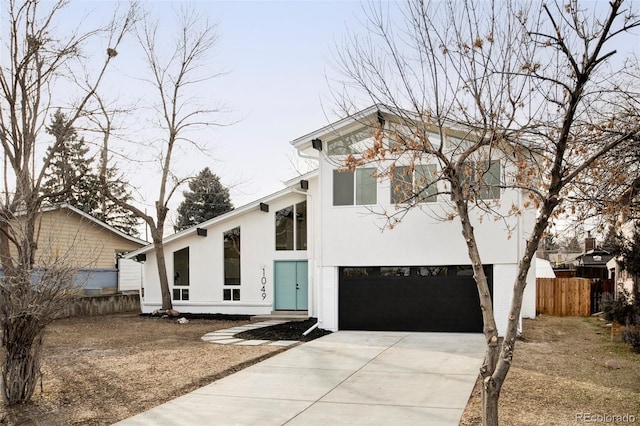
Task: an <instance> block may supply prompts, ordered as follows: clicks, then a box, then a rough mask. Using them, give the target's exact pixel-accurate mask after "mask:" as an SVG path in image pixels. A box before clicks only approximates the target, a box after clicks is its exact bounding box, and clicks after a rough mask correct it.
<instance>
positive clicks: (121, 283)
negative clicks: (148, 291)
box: [118, 259, 142, 291]
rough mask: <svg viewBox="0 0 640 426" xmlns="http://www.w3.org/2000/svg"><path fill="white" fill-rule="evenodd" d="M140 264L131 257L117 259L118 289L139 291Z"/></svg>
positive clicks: (140, 278)
mask: <svg viewBox="0 0 640 426" xmlns="http://www.w3.org/2000/svg"><path fill="white" fill-rule="evenodd" d="M141 286H142V265H141V264H139V263H138V262H136V261H135V260H132V259H118V291H140V287H141Z"/></svg>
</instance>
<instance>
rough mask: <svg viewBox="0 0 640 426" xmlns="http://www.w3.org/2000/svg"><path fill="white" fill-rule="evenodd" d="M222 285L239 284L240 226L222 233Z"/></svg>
mask: <svg viewBox="0 0 640 426" xmlns="http://www.w3.org/2000/svg"><path fill="white" fill-rule="evenodd" d="M224 285H240V227H237V228H233V229H232V230H230V231H227V232H225V233H224Z"/></svg>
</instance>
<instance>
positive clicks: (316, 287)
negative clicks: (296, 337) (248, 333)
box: [293, 150, 323, 336]
mask: <svg viewBox="0 0 640 426" xmlns="http://www.w3.org/2000/svg"><path fill="white" fill-rule="evenodd" d="M298 155H299V156H300V158H305V159H308V160H316V161H317V162H318V188H319V194H320V195H321V194H322V189H321V183H322V182H321V179H322V178H321V176H322V172H321V171H320V167H322V165H321V161H320V155H321V154H320V153H319V154H318V156H311V155H306V154H303V153H301V152H300V151H299V150H298ZM293 192H297V193H300V194H305V195H306V196H307V197H309V198H310V199H311V204H312V207H313V208H314V210H313V213H314V214H313V215H312V221H313V224H314V225H315V223H316V215H315V213H316V212H315V207H316V206H315V203H313V195H311V194H309V193H308V192H302V191H299V190H296V189H294V190H293ZM319 208H321V206H319ZM317 220H318V225H319V226H318V229H321V228H320V226H321V223H322V222H321V221H322V214H321V213H320V214H318V219H317ZM311 229H312V231H311V233H312V241H313V251H314V254H316V248H318V251H317V259H318V262H317V263H318V264H319V265H322V247H321V244H322V243H321V241H320V240H318V241H317V243H316V227H315V226H312V227H311ZM314 257H315V256H314ZM315 263H316V262H315V261H314V265H313V266H314V269H317V268H318V265H316V264H315ZM314 276H315V273H314ZM313 288H314V290H316V291H317V299H318V321H317V322H316V323H315V324H314V325H312V326H311V327H309V329H308V330H307V331H305V332H304V333H302V335H303V336H306V335H308V334H309V333H311V332H312V331H313V330H315V329H316V328H318V326H319V325H320V323H321V322H322V318H323V315H322V290H321V289H320V277H319V276H318V282H317V283H315V281H314V286H313Z"/></svg>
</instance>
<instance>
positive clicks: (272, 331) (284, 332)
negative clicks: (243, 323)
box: [234, 318, 331, 342]
mask: <svg viewBox="0 0 640 426" xmlns="http://www.w3.org/2000/svg"><path fill="white" fill-rule="evenodd" d="M317 322H318V320H317V319H315V318H309V319H308V320H304V321H291V322H285V323H283V324H278V325H272V326H269V327H261V328H256V329H254V330H248V331H243V332H242V333H238V334H236V335H235V336H234V337H238V338H240V339H248V340H251V339H256V340H299V341H301V342H308V341H310V340H313V339H317V338H318V337H322V336H326V335H327V334H331V332H330V331H328V330H323V329H321V328H314V329H313V330H311V331H310V332H309V334H307V335H306V336H304V335H303V333H304V332H306V331H308V330H309V329H310V328H311V327H313V326H314V325H315V324H316V323H317Z"/></svg>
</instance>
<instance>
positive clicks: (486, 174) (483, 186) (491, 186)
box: [478, 160, 501, 200]
mask: <svg viewBox="0 0 640 426" xmlns="http://www.w3.org/2000/svg"><path fill="white" fill-rule="evenodd" d="M487 165H488V166H489V167H488V168H487ZM483 166H484V167H483V169H482V170H479V171H478V172H479V173H481V174H482V175H481V177H480V198H482V199H483V200H497V199H499V198H500V186H501V179H500V173H501V170H500V161H497V160H494V161H492V162H491V163H490V164H487V163H484V165H483Z"/></svg>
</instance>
